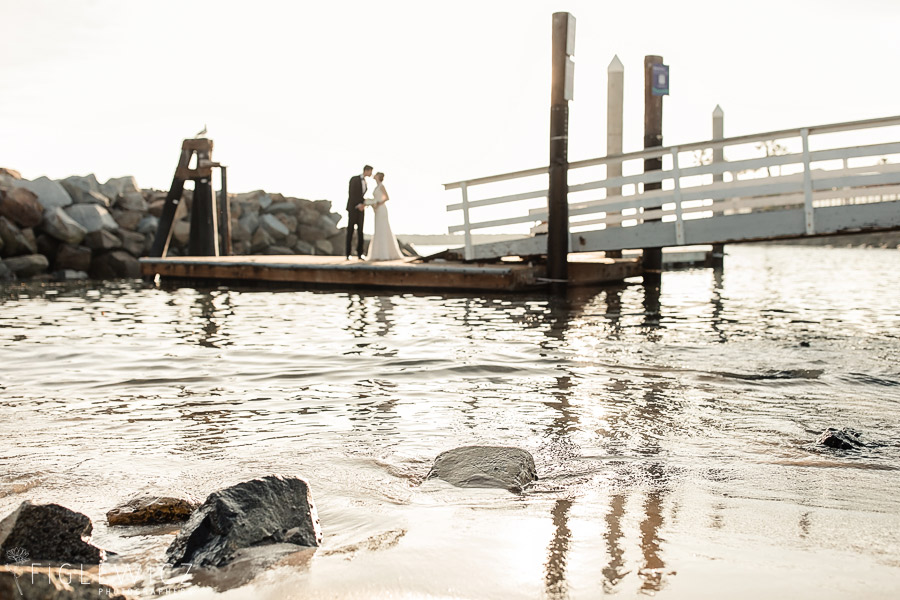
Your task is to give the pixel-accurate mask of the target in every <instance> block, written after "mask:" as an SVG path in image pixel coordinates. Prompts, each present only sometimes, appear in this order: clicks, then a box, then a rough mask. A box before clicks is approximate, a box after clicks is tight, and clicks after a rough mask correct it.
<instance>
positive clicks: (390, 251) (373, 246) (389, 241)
mask: <svg viewBox="0 0 900 600" xmlns="http://www.w3.org/2000/svg"><path fill="white" fill-rule="evenodd" d="M386 200H388V194H387V190H385V189H384V185H382V184H380V183H379V184H378V186H377V187H376V188H375V191H374V192H372V206H373V207H374V208H375V233H374V235H372V239H371V240H369V250H368V252H366V260H368V261H375V260H397V259H400V258H403V253H402V252H400V246H398V245H397V238H395V237H394V232H393V231H391V222H390V221H389V220H388V210H387V205H386V204H385V203H384V202H385V201H386ZM378 203H381V204H380V205H379V204H378Z"/></svg>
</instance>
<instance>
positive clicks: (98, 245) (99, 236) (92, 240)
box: [83, 229, 143, 270]
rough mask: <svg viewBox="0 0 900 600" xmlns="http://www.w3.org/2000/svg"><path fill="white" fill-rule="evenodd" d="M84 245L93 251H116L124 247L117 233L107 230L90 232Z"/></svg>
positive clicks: (85, 237)
mask: <svg viewBox="0 0 900 600" xmlns="http://www.w3.org/2000/svg"><path fill="white" fill-rule="evenodd" d="M138 235H140V234H138ZM141 240H142V241H143V236H141ZM83 243H84V245H85V246H87V247H88V248H90V249H91V250H101V251H102V250H115V249H116V248H121V247H122V240H121V239H119V237H118V236H117V235H116V234H115V233H113V232H111V231H107V230H106V229H100V230H98V231H92V232H90V233H89V234H87V235H86V236H84V242H83ZM85 270H86V269H85Z"/></svg>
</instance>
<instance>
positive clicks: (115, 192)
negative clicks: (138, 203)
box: [100, 175, 141, 200]
mask: <svg viewBox="0 0 900 600" xmlns="http://www.w3.org/2000/svg"><path fill="white" fill-rule="evenodd" d="M140 191H141V188H139V187H138V184H137V180H135V178H134V177H132V176H130V175H128V176H125V177H114V178H111V179H108V180H107V181H106V183H104V184H103V185H101V186H100V192H102V193H103V194H104V195H105V196H106V197H107V198H109V199H110V200H117V199H118V198H119V195H120V194H122V195H124V194H126V193H128V192H138V193H140Z"/></svg>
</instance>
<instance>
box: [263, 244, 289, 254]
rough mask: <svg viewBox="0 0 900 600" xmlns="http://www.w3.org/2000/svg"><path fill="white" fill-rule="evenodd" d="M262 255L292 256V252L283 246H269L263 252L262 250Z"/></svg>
mask: <svg viewBox="0 0 900 600" xmlns="http://www.w3.org/2000/svg"><path fill="white" fill-rule="evenodd" d="M262 253H263V254H269V255H273V254H275V255H278V254H281V255H284V254H294V251H293V250H291V249H290V248H287V247H285V246H269V247H268V248H266V249H265V250H263V251H262Z"/></svg>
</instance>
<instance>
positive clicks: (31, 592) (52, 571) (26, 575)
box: [0, 561, 129, 600]
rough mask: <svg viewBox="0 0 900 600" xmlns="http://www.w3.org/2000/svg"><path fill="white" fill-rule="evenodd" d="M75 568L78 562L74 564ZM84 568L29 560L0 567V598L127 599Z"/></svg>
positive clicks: (34, 599) (44, 599)
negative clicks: (32, 564)
mask: <svg viewBox="0 0 900 600" xmlns="http://www.w3.org/2000/svg"><path fill="white" fill-rule="evenodd" d="M75 566H76V567H78V566H80V565H75ZM105 579H107V578H104V580H102V581H101V579H100V577H98V576H96V575H94V574H92V573H90V572H89V571H88V570H86V569H84V568H72V569H67V568H62V567H55V566H54V567H48V566H38V565H35V566H31V562H30V561H29V562H26V563H20V564H17V565H3V566H2V567H0V598H9V599H10V600H12V599H13V598H15V599H16V600H97V598H104V599H105V600H128V598H129V597H128V596H126V595H124V594H123V593H121V592H120V591H119V590H117V589H115V588H114V587H110V585H109V584H108V582H107V581H106V580H105Z"/></svg>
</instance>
